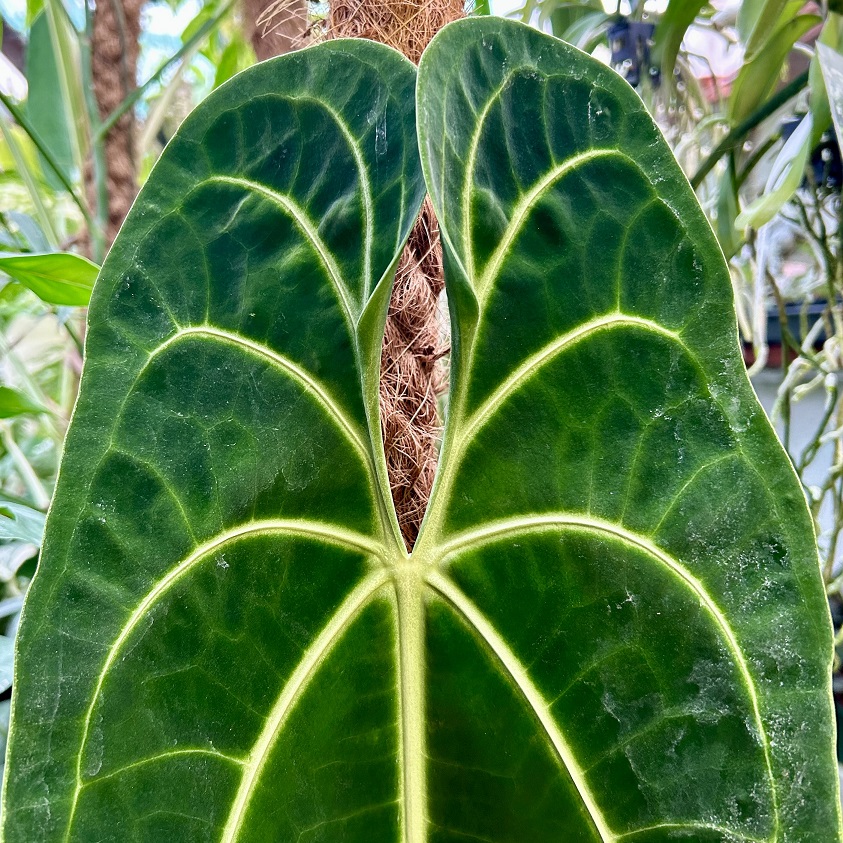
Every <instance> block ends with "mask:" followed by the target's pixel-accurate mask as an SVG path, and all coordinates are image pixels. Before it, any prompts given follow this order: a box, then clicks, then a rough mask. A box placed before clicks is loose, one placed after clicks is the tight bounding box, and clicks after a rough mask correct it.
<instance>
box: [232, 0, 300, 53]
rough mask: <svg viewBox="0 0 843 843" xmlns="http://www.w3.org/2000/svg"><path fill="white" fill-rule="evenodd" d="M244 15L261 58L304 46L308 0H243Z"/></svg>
mask: <svg viewBox="0 0 843 843" xmlns="http://www.w3.org/2000/svg"><path fill="white" fill-rule="evenodd" d="M243 18H244V25H245V30H246V35H247V37H248V38H249V41H250V42H251V44H252V49H254V51H255V55H256V56H257V58H258V61H263V60H264V59H269V58H272V57H273V56H280V55H282V54H283V53H289V52H290V51H292V50H295V49H297V48H298V47H303V46H304V39H305V36H306V33H307V24H308V9H307V0H243Z"/></svg>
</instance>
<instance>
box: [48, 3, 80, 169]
mask: <svg viewBox="0 0 843 843" xmlns="http://www.w3.org/2000/svg"><path fill="white" fill-rule="evenodd" d="M44 14H45V16H46V18H47V21H48V22H49V29H50V39H51V41H52V45H53V50H54V52H55V59H56V78H57V80H58V85H59V90H60V92H61V104H62V106H63V108H64V113H65V121H66V124H67V126H68V127H69V132H68V137H69V142H70V148H71V150H72V154H73V160H74V167H75V170H76V171H77V172H80V173H81V172H82V162H83V160H84V157H85V155H86V153H87V150H88V128H87V122H88V116H87V115H88V111H87V107H86V105H85V93H84V90H83V87H82V71H81V58H80V54H79V36H78V33H77V32H76V30H75V29H74V28H73V24H72V23H71V22H70V19H69V18H68V15H67V11H66V10H65V8H64V6H63V5H62V3H61V0H44Z"/></svg>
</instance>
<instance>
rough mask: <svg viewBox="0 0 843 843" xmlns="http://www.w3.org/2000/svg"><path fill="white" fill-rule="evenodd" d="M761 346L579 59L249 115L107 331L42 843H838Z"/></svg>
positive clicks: (199, 160) (198, 114)
mask: <svg viewBox="0 0 843 843" xmlns="http://www.w3.org/2000/svg"><path fill="white" fill-rule="evenodd" d="M414 95H415V96H414ZM416 109H417V112H418V113H416ZM417 139H418V142H417ZM314 150H318V154H314ZM426 190H427V191H428V192H429V193H430V195H431V198H432V200H433V202H434V205H435V207H436V211H437V217H438V219H439V222H440V227H441V233H442V239H443V243H444V247H445V259H446V275H447V284H448V300H449V307H450V311H451V321H452V328H453V331H452V343H453V351H452V357H453V368H452V388H451V394H450V399H449V415H448V420H447V428H446V431H445V435H444V441H443V448H442V454H441V463H440V467H439V472H438V475H437V480H436V486H435V488H434V491H433V497H432V499H431V504H430V507H429V510H428V512H427V515H426V518H425V522H424V524H423V526H422V531H421V534H420V536H419V539H418V541H417V543H416V546H415V548H414V550H413V553H412V554H411V555H408V554H407V553H406V552H405V550H404V547H403V542H402V540H401V536H400V531H399V530H398V525H397V521H396V518H395V513H394V510H393V507H392V503H391V498H390V493H389V485H388V480H387V476H386V469H385V460H384V456H383V449H382V445H381V441H380V427H379V420H378V380H379V363H380V350H381V342H382V336H383V330H384V321H385V318H386V312H387V307H388V303H389V293H390V284H391V280H392V275H393V273H394V270H395V266H396V264H397V261H398V258H399V256H400V254H401V251H402V248H403V244H404V242H405V240H406V238H407V236H408V233H409V231H410V228H411V226H412V224H413V222H414V220H415V218H416V215H417V212H418V209H419V207H420V205H421V202H422V198H423V195H424V193H425V191H426ZM736 336H737V334H736V328H735V315H734V310H733V303H732V293H731V284H730V281H729V276H728V271H727V268H726V266H725V264H724V261H723V257H722V254H721V252H720V249H719V247H718V245H717V242H716V240H715V238H714V235H713V233H712V231H711V229H710V227H709V225H708V223H707V221H706V218H705V216H704V215H703V213H702V211H701V209H700V207H699V205H698V204H697V202H696V199H695V197H694V195H693V193H692V191H691V190H690V187H689V185H688V182H687V180H686V179H685V178H684V176H683V175H682V173H681V171H680V169H679V167H678V165H677V164H676V162H675V160H674V159H673V157H672V155H671V153H670V151H669V149H668V147H667V145H666V143H665V142H664V140H663V138H662V136H661V135H660V133H659V131H658V129H657V128H656V127H655V125H654V124H653V122H652V120H651V118H650V117H649V116H648V115H647V113H646V111H645V110H644V108H643V106H642V104H641V102H640V100H638V98H637V97H636V95H635V94H634V92H633V91H632V90H631V89H630V88H629V86H628V85H627V84H626V83H625V82H624V81H623V80H621V79H620V78H619V77H618V76H617V75H616V74H614V73H613V72H612V71H611V70H609V69H608V68H605V67H603V66H602V65H600V64H599V63H598V62H596V61H594V60H593V59H591V58H589V57H588V56H586V55H584V54H582V53H580V52H579V51H577V50H575V49H573V48H571V47H569V46H567V45H565V44H564V43H562V42H560V41H557V40H555V39H553V38H550V37H549V36H546V35H543V34H541V33H538V32H536V31H534V30H532V29H529V28H527V27H525V26H523V25H521V24H517V23H515V22H513V21H506V20H502V19H498V18H494V17H489V16H478V17H475V18H472V19H466V20H464V21H460V22H457V23H455V24H452V25H450V26H448V27H446V28H445V29H444V30H443V31H442V32H441V33H440V34H439V35H438V36H437V37H436V38H435V39H434V41H433V42H432V44H431V45H430V47H429V48H428V50H427V52H426V53H425V55H424V56H423V58H422V61H421V64H420V67H419V70H418V77H417V76H416V71H415V69H414V68H413V67H412V66H411V65H410V64H409V63H407V62H406V61H405V60H404V59H403V58H401V57H400V56H399V55H398V54H397V53H395V52H393V51H391V50H390V49H388V48H386V47H383V46H379V45H376V44H372V43H368V42H365V41H342V40H339V41H334V42H328V43H325V44H321V45H318V46H315V47H311V48H308V49H306V50H303V51H301V52H299V53H294V54H291V55H289V56H285V57H282V58H280V59H277V60H274V61H270V62H265V63H263V64H261V65H258V66H256V67H255V68H252V69H250V70H247V71H244V72H243V73H241V74H239V75H238V76H237V77H235V78H234V79H233V80H232V81H231V82H230V83H227V84H225V85H223V86H222V87H221V88H220V89H219V90H218V91H217V92H215V93H214V94H212V95H211V96H210V97H208V99H207V100H206V101H205V102H204V103H203V104H202V105H201V106H200V107H199V108H198V109H197V110H196V111H195V112H194V113H193V114H192V115H191V117H189V118H188V120H186V121H185V123H184V124H183V125H182V127H181V128H180V129H179V132H178V134H177V135H176V137H175V138H174V139H173V141H172V142H171V143H170V145H169V146H168V147H167V149H166V150H165V152H164V154H163V155H162V157H161V160H160V162H159V163H158V165H157V166H156V168H155V170H154V171H153V172H152V174H151V176H150V178H149V180H148V181H147V183H146V185H145V186H144V189H143V191H142V192H141V194H140V196H139V197H138V200H137V202H136V203H135V206H134V208H133V209H132V212H131V214H130V216H129V218H128V219H127V221H126V223H125V225H124V227H123V229H122V230H121V233H120V235H119V237H118V239H117V241H116V243H115V245H114V247H113V248H112V251H111V253H110V254H109V257H108V259H107V261H106V263H105V265H104V267H103V270H102V273H101V275H100V278H99V280H98V282H97V285H96V289H95V292H94V295H93V299H92V303H91V308H90V313H89V333H88V339H87V358H86V366H85V372H84V374H83V378H82V387H81V393H80V398H79V402H78V406H77V408H76V411H75V414H74V417H73V421H72V424H71V428H70V432H69V435H68V440H67V445H66V449H65V454H64V458H63V462H62V467H61V475H60V479H59V483H58V489H57V492H56V496H55V500H54V502H53V505H52V507H51V510H50V515H49V518H48V524H47V529H46V536H45V542H44V547H43V552H42V559H41V564H40V570H39V573H38V574H37V575H36V577H35V580H34V582H33V585H32V588H31V590H30V592H29V596H28V598H27V602H26V605H25V607H24V611H23V617H22V621H21V631H20V637H19V644H18V648H19V649H18V652H19V656H20V658H19V659H18V662H17V663H18V665H25V669H24V668H23V667H21V668H19V669H18V671H17V674H16V676H15V683H14V703H13V715H12V726H11V731H10V737H9V754H8V766H7V768H6V777H5V784H4V807H3V823H4V826H3V827H4V835H5V836H4V840H5V843H39V841H50V843H52V841H62V843H90V841H95V840H96V841H115V843H116V842H117V841H121V843H122V841H125V840H132V841H137V842H138V843H147V841H149V843H152V841H155V843H157V842H158V841H165V840H166V841H169V840H174V841H191V843H192V842H193V841H214V843H234V842H235V841H237V843H266V841H297V843H329V842H330V843H333V842H334V841H343V843H464V841H477V840H481V841H489V843H524V841H529V843H560V841H565V843H567V842H568V841H587V842H588V843H667V841H688V840H693V841H702V843H714V841H718V842H719V843H727V841H728V843H734V841H744V842H745V841H752V842H753V843H759V842H760V841H765V843H801V841H805V840H809V839H810V840H823V841H825V840H838V841H839V840H840V839H841V837H840V829H841V823H840V807H839V801H838V783H837V769H836V763H835V759H834V753H833V735H834V727H833V720H832V706H831V696H830V665H831V650H832V647H831V644H832V640H831V627H830V623H829V617H828V611H827V605H826V602H825V595H824V592H823V587H822V583H821V580H820V575H819V567H818V558H817V551H816V546H815V544H814V538H813V531H812V525H811V520H810V516H809V513H808V510H807V506H806V504H805V500H804V498H803V495H802V491H801V488H800V485H799V482H798V480H797V478H796V475H795V474H794V472H793V470H792V468H791V467H790V465H789V463H788V461H787V458H786V456H785V454H784V452H783V450H782V449H781V446H780V445H779V443H778V442H777V440H776V438H775V435H774V433H773V430H772V428H771V427H770V425H769V423H768V421H767V419H766V417H765V415H764V413H763V410H762V409H761V407H760V406H759V404H758V402H757V400H756V398H755V396H754V394H753V392H752V389H751V387H750V384H749V381H748V380H747V377H746V372H745V370H744V367H743V362H742V359H741V356H740V353H739V349H738V346H737V342H736Z"/></svg>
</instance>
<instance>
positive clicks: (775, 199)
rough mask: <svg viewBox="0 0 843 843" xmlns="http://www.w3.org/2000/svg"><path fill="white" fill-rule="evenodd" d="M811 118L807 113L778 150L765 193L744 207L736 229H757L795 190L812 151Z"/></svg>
mask: <svg viewBox="0 0 843 843" xmlns="http://www.w3.org/2000/svg"><path fill="white" fill-rule="evenodd" d="M812 128H813V119H812V118H811V115H810V114H808V115H806V116H805V117H804V118H803V119H802V122H801V123H800V124H799V125H798V126H797V127H796V129H795V130H794V132H793V134H792V135H791V136H790V137H789V138H788V139H787V141H786V142H785V144H784V146H783V147H782V149H781V152H779V154H778V156H777V158H776V160H775V162H774V163H773V167H772V169H771V170H770V175H769V177H768V179H767V185H766V188H765V190H764V193H763V194H762V195H761V196H759V197H758V199H756V200H755V201H754V202H753V203H752V204H751V205H749V206H748V207H747V208H745V209H744V210H743V212H742V213H741V214H739V215H738V218H737V220H735V225H736V226H737V227H738V228H748V227H750V226H751V227H752V228H760V227H761V226H762V225H764V224H765V223H768V222H770V220H771V219H773V217H774V216H775V215H776V214H777V213H778V212H779V211H780V210H781V209H782V207H783V206H784V204H785V202H787V201H788V200H789V199H790V197H791V196H793V194H794V193H795V192H796V189H797V188H798V187H799V185H800V184H801V183H802V179H803V177H804V175H805V166H806V164H807V163H808V156H809V155H810V154H811V149H812V145H811V140H812Z"/></svg>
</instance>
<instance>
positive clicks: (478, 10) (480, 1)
mask: <svg viewBox="0 0 843 843" xmlns="http://www.w3.org/2000/svg"><path fill="white" fill-rule="evenodd" d="M471 14H472V15H491V14H492V10H491V8H490V7H489V0H474V2H473V3H472V4H471Z"/></svg>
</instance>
